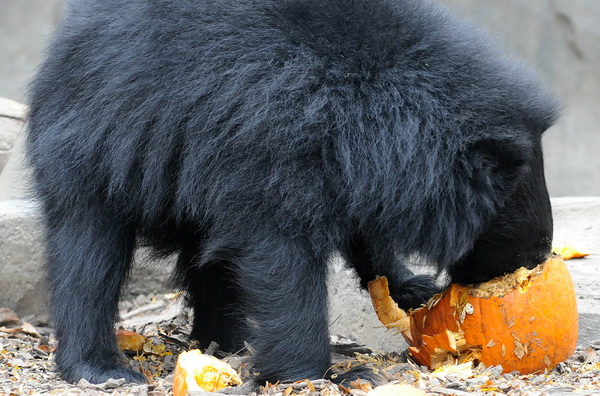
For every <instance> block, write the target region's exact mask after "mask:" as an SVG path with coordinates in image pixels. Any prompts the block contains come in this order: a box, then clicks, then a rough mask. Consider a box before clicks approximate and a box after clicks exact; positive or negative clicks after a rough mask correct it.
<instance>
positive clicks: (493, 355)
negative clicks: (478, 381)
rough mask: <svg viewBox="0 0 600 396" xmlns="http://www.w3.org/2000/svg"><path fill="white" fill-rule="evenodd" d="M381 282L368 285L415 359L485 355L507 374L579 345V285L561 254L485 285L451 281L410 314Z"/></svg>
mask: <svg viewBox="0 0 600 396" xmlns="http://www.w3.org/2000/svg"><path fill="white" fill-rule="evenodd" d="M383 288H386V290H387V280H386V279H384V278H378V279H376V280H375V281H373V282H371V284H370V285H369V290H370V291H371V298H372V300H373V304H374V306H375V307H376V311H378V316H379V317H380V320H381V321H382V323H383V324H385V325H387V326H388V327H391V328H398V329H399V330H400V331H401V332H402V334H403V335H404V338H405V339H406V340H407V342H408V343H409V344H410V345H411V346H410V347H409V351H410V354H411V355H412V358H413V359H414V360H415V361H417V362H418V363H419V364H422V365H426V366H428V367H429V368H431V369H435V368H437V367H439V366H441V365H442V364H444V363H447V362H458V363H464V362H466V361H475V362H477V361H481V362H483V363H485V364H486V365H488V366H491V365H502V367H503V369H504V372H511V371H514V370H517V371H519V372H520V373H522V374H529V373H535V372H543V371H544V370H546V369H547V370H551V369H552V368H554V367H555V366H556V365H557V364H558V363H560V362H562V361H564V360H566V359H567V358H569V357H570V356H572V355H573V352H574V351H575V347H576V345H577V331H578V326H577V304H576V297H575V290H574V287H573V282H572V280H571V276H570V274H569V272H568V270H567V268H566V266H565V263H564V261H563V260H562V259H561V258H560V257H559V256H556V255H554V256H552V257H550V258H549V259H548V260H547V261H546V262H545V263H543V264H540V265H539V266H538V267H536V268H534V269H532V270H527V269H525V268H521V269H519V270H517V271H516V272H515V273H513V274H509V275H505V276H503V277H500V278H496V279H493V280H491V281H489V282H486V283H482V284H478V285H471V286H463V285H459V284H452V285H450V287H449V288H448V289H446V290H445V291H444V292H442V293H440V294H438V295H436V296H434V297H433V298H432V299H430V300H429V301H428V302H427V304H426V305H425V306H423V307H421V308H419V309H416V310H411V311H410V312H409V313H408V315H404V311H402V310H401V309H399V308H398V307H397V305H396V304H395V303H394V302H393V301H392V300H391V297H389V292H387V296H386V292H385V291H382V289H383ZM378 309H379V310H378ZM381 310H383V311H385V313H383V312H382V313H380V312H379V311H381ZM390 317H391V318H393V319H394V322H392V323H390V322H389V320H390ZM386 321H387V323H386Z"/></svg>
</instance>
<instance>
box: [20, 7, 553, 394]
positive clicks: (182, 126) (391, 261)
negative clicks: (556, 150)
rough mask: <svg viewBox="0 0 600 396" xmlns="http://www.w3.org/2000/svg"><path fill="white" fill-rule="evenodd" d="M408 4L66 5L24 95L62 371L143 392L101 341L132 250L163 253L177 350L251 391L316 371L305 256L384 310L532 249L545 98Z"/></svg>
mask: <svg viewBox="0 0 600 396" xmlns="http://www.w3.org/2000/svg"><path fill="white" fill-rule="evenodd" d="M495 47H496V44H495V43H493V42H491V41H490V40H489V39H488V38H486V37H485V35H483V34H482V33H481V32H479V31H477V30H476V29H475V28H474V27H473V26H471V25H469V24H466V23H464V22H462V21H461V20H459V19H458V18H456V17H455V16H453V15H452V14H451V13H449V12H448V11H446V10H445V9H443V8H442V7H440V6H438V5H436V4H433V3H429V2H428V1H426V0H236V1H219V0H176V1H175V0H102V1H98V0H73V1H71V3H70V5H69V7H68V10H67V13H66V17H65V19H64V22H63V23H62V25H61V27H60V28H59V29H58V31H57V33H56V37H55V39H54V41H53V43H52V44H51V46H50V48H49V52H48V57H47V59H46V61H45V63H44V64H43V65H42V67H41V69H40V71H39V73H38V75H37V77H36V79H35V80H34V82H33V84H32V87H31V93H30V100H29V104H30V118H29V133H28V142H27V143H28V153H29V159H30V162H31V165H32V166H33V174H34V189H35V192H36V194H37V196H38V197H39V199H40V201H41V203H42V209H43V213H44V219H45V225H46V230H47V256H48V263H47V268H48V273H49V280H50V284H51V289H52V298H51V306H52V315H53V318H54V323H55V326H56V332H57V337H58V340H59V348H58V352H57V356H56V363H57V365H58V368H59V370H60V372H61V373H62V376H63V378H65V379H66V380H69V381H77V380H78V379H80V378H86V379H87V380H89V381H91V382H101V381H104V380H106V379H107V378H109V377H124V378H126V379H128V380H134V381H142V380H143V377H142V375H141V374H139V373H135V372H133V371H131V370H130V369H128V368H126V367H124V366H122V365H121V363H120V361H119V360H120V358H119V356H120V354H119V352H118V349H117V347H116V345H115V340H114V335H113V326H114V323H115V320H116V319H117V302H118V298H119V292H120V288H121V285H122V283H123V281H124V280H125V279H126V277H127V274H128V272H129V269H130V263H131V259H132V253H133V251H134V248H135V247H136V246H137V245H139V244H147V245H150V246H153V247H154V248H156V251H157V252H159V253H160V254H170V253H174V252H178V253H179V260H178V264H177V271H176V278H177V279H178V281H179V282H180V284H181V286H182V288H183V289H184V290H185V291H186V292H187V295H188V301H189V303H190V305H191V306H192V307H193V308H194V311H195V319H194V326H193V334H192V336H193V337H194V338H197V339H199V340H200V341H201V343H202V345H204V346H206V345H207V344H208V343H209V342H210V341H211V340H215V341H217V342H218V343H219V344H220V345H221V347H222V349H224V350H227V351H235V350H237V349H238V348H240V347H241V346H242V345H243V341H244V340H249V342H250V343H251V345H252V346H253V347H254V349H255V350H256V356H255V357H254V360H253V362H254V368H255V370H256V371H257V372H259V373H260V374H259V379H260V380H270V381H276V380H279V379H291V380H296V379H300V378H307V377H308V378H320V377H322V376H323V375H325V373H326V372H327V370H328V368H329V365H330V357H329V355H330V347H329V343H328V332H327V327H328V323H327V318H328V315H327V301H326V296H327V293H326V276H327V265H326V264H327V262H328V260H329V259H330V257H331V256H332V255H333V254H335V253H341V254H342V256H343V257H344V258H345V259H346V261H347V263H348V265H349V266H351V267H353V268H355V269H356V272H357V274H358V275H359V277H360V280H361V284H362V286H365V285H366V282H368V281H369V280H371V279H372V278H373V277H374V276H375V275H386V276H388V278H390V282H391V285H392V292H393V295H394V296H395V298H396V299H397V301H398V302H399V303H400V305H401V306H403V307H412V306H417V305H419V304H421V303H422V302H424V301H425V300H426V299H427V298H428V297H429V296H430V295H431V294H432V293H434V292H435V291H436V287H435V285H434V284H433V282H432V281H431V279H430V278H428V277H425V276H415V275H413V273H412V272H410V271H409V270H408V269H406V268H405V267H404V265H403V261H404V258H406V257H407V256H414V255H419V257H421V258H423V260H425V261H427V262H433V263H435V264H436V265H437V266H438V268H439V269H440V270H443V269H445V270H448V271H449V273H450V274H451V275H452V277H453V278H454V280H456V281H460V282H477V281H483V280H487V279H489V278H491V277H493V276H496V275H499V274H501V273H503V272H505V271H511V270H513V269H515V268H517V267H519V266H521V265H526V266H532V265H534V264H537V263H539V262H540V261H542V260H544V258H545V257H546V256H547V255H548V253H549V246H550V245H549V243H550V239H551V233H552V219H551V212H550V205H549V200H548V193H547V190H546V186H545V181H544V174H543V165H542V163H543V162H542V152H541V142H540V140H541V135H542V133H543V132H544V131H545V130H546V129H547V128H548V127H549V126H550V125H551V124H552V122H553V121H554V118H555V107H554V105H553V102H552V101H551V100H549V99H548V97H547V95H546V94H545V93H544V91H542V90H541V88H540V87H539V84H538V83H537V82H536V80H535V78H532V77H531V76H530V74H529V73H528V72H527V71H526V70H525V69H524V68H523V67H522V66H520V65H519V64H518V63H516V62H515V61H514V60H511V59H508V58H506V57H505V56H503V55H502V54H501V53H499V52H498V51H497V50H496V49H495Z"/></svg>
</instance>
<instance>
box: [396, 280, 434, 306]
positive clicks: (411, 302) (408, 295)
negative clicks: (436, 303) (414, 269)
mask: <svg viewBox="0 0 600 396" xmlns="http://www.w3.org/2000/svg"><path fill="white" fill-rule="evenodd" d="M440 291H442V289H441V288H440V287H439V286H437V285H436V284H435V282H434V281H433V278H432V277H431V276H429V275H415V276H413V277H410V278H407V279H404V280H403V281H402V282H400V283H398V284H390V294H391V296H392V298H393V299H394V301H395V302H396V303H397V304H398V306H399V307H400V308H402V309H409V308H418V307H420V306H421V305H423V304H425V303H426V302H427V300H429V299H430V298H431V297H433V295H434V294H436V293H439V292H440Z"/></svg>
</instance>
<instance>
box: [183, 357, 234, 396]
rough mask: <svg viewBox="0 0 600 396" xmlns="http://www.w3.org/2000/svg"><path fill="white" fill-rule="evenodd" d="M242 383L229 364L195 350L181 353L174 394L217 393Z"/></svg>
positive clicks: (184, 395)
mask: <svg viewBox="0 0 600 396" xmlns="http://www.w3.org/2000/svg"><path fill="white" fill-rule="evenodd" d="M241 383H242V380H241V378H240V376H239V375H238V373H237V372H236V371H235V370H234V369H233V368H232V367H231V366H230V365H229V364H227V363H225V362H223V361H221V360H219V359H217V358H216V357H214V356H209V355H205V354H203V353H202V352H200V351H199V350H197V349H193V350H191V351H188V352H183V353H181V354H180V355H179V358H178V359H177V366H176V367H175V374H174V377H173V394H174V396H186V395H187V394H188V390H189V391H205V392H215V391H218V390H221V389H223V388H225V387H227V386H235V385H240V384H241Z"/></svg>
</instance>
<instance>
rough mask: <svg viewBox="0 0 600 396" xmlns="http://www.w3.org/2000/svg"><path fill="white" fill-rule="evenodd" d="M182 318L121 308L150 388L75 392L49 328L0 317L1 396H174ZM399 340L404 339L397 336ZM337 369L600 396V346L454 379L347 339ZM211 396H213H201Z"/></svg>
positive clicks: (160, 299)
mask: <svg viewBox="0 0 600 396" xmlns="http://www.w3.org/2000/svg"><path fill="white" fill-rule="evenodd" d="M183 312H184V313H181V303H180V298H179V297H178V296H176V295H157V296H139V297H138V298H136V299H135V300H133V301H126V302H124V303H123V304H122V309H121V317H122V318H123V321H122V323H121V326H122V327H123V328H125V329H127V330H132V331H135V332H137V333H139V334H143V335H144V336H146V337H147V339H148V342H146V343H145V345H144V347H143V351H142V352H137V353H132V352H129V353H128V359H129V361H130V363H131V364H132V365H134V366H136V367H137V368H140V369H142V371H143V372H144V373H145V374H146V375H147V377H148V378H149V379H150V384H147V385H133V384H123V381H122V380H121V381H109V382H107V383H104V384H101V385H91V384H89V383H87V382H85V381H81V382H80V383H79V384H76V385H70V384H67V383H65V382H64V381H62V380H61V379H60V378H59V377H58V375H57V373H56V372H55V371H54V368H53V363H52V359H53V350H54V348H55V346H56V343H55V340H54V339H53V336H52V332H51V329H50V328H47V327H44V325H45V323H44V321H43V319H42V320H39V319H38V320H37V321H34V320H30V322H27V320H28V318H24V319H25V321H24V320H23V319H21V318H18V317H16V314H14V313H13V312H11V311H10V310H8V309H2V310H0V395H7V396H12V395H31V394H41V395H51V394H64V395H140V396H142V395H149V396H162V395H171V394H172V380H173V370H174V367H175V363H176V355H177V354H179V353H180V352H182V351H184V350H187V349H190V348H193V347H194V345H193V344H190V343H189V342H188V340H187V335H188V334H189V330H190V329H189V326H188V323H189V320H188V318H187V316H186V314H185V310H183ZM399 337H400V336H399ZM332 342H333V344H334V351H335V353H334V357H333V359H334V362H335V363H336V369H337V370H340V371H343V370H344V369H347V368H349V367H353V366H356V365H368V366H369V367H371V368H373V369H374V370H376V371H377V372H378V373H379V374H380V375H381V376H382V377H383V378H385V382H392V383H401V384H409V385H412V386H414V387H417V388H420V389H422V390H424V391H426V393H427V394H430V395H468V394H476V395H477V394H479V395H502V394H507V395H523V394H525V395H540V394H549V395H559V394H580V395H593V394H599V395H600V340H598V341H592V342H589V343H588V344H589V345H585V346H580V347H579V348H578V350H577V351H576V353H575V355H574V356H573V357H572V358H571V359H569V360H568V361H567V362H565V363H561V364H560V365H559V366H558V367H557V368H555V369H554V370H552V371H551V372H549V373H542V374H538V375H519V374H518V373H509V374H501V368H500V367H484V366H479V367H475V368H472V369H471V368H467V367H463V368H462V369H459V370H456V371H455V372H450V371H445V372H441V373H434V372H431V371H429V370H427V369H426V368H423V367H418V366H417V365H415V364H414V363H412V362H410V361H407V360H406V357H405V356H404V354H403V353H402V351H399V352H400V353H378V352H376V351H372V350H371V349H370V348H368V346H361V345H357V344H355V343H353V342H352V341H350V340H348V339H346V338H344V337H342V336H334V337H332ZM216 356H218V357H220V358H223V359H224V360H226V361H228V362H229V363H230V364H231V365H232V366H233V367H234V368H235V369H237V370H238V371H239V372H240V373H241V375H242V378H243V379H247V378H248V375H249V373H250V370H251V367H249V366H248V364H247V357H246V355H244V354H240V355H235V356H222V355H220V354H219V353H217V354H216ZM370 389H371V388H370V385H368V384H365V383H349V384H348V383H346V384H343V385H342V386H337V385H334V384H332V383H331V382H329V381H325V380H319V381H301V382H298V383H294V384H275V385H269V386H267V387H261V388H259V389H255V388H253V387H252V386H251V383H246V384H244V385H242V388H230V389H229V392H230V393H233V394H244V393H252V392H254V394H257V395H277V396H279V395H281V396H288V395H290V394H302V395H317V394H323V395H331V396H333V395H347V394H352V395H357V396H360V395H365V394H366V393H367V392H368V391H369V390H370ZM202 394H209V393H204V392H203V393H202Z"/></svg>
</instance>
